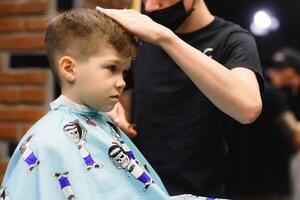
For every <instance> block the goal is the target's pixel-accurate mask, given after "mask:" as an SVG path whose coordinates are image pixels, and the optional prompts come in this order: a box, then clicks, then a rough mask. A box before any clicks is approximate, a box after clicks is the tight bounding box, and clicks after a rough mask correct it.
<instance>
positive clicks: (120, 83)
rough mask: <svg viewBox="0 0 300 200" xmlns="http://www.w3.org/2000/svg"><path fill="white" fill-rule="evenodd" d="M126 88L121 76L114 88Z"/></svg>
mask: <svg viewBox="0 0 300 200" xmlns="http://www.w3.org/2000/svg"><path fill="white" fill-rule="evenodd" d="M125 86H126V82H125V81H124V79H123V76H121V78H119V79H118V80H117V82H116V88H118V89H121V90H123V89H124V88H125Z"/></svg>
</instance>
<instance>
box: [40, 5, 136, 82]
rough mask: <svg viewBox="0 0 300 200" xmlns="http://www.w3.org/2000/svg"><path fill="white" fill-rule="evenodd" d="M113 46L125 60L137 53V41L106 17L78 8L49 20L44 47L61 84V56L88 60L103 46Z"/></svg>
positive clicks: (52, 69)
mask: <svg viewBox="0 0 300 200" xmlns="http://www.w3.org/2000/svg"><path fill="white" fill-rule="evenodd" d="M105 43H108V44H110V45H112V46H113V47H114V48H115V49H116V50H117V51H118V52H119V53H120V55H121V56H124V58H129V57H133V56H134V55H135V54H136V41H135V39H134V37H133V36H132V35H131V34H130V33H128V32H126V31H125V30H124V28H123V27H122V26H121V25H119V24H118V23H116V22H115V21H113V20H112V19H111V18H109V17H107V16H105V15H104V14H102V13H100V12H98V11H96V10H92V9H86V8H77V9H74V10H71V11H67V12H64V13H61V14H59V15H58V16H56V17H55V18H53V19H52V20H51V21H50V24H49V26H48V27H47V30H46V36H45V44H46V51H47V56H48V60H49V63H50V68H51V71H52V73H53V75H54V77H55V79H56V80H57V82H58V83H59V84H61V81H60V78H59V75H58V67H57V64H58V63H57V62H58V59H59V57H60V56H63V55H69V56H72V57H74V58H76V59H81V60H83V59H88V58H89V57H90V56H93V55H95V54H96V53H97V52H99V50H100V49H101V47H102V48H103V45H104V44H105Z"/></svg>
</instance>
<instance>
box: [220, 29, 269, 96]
mask: <svg viewBox="0 0 300 200" xmlns="http://www.w3.org/2000/svg"><path fill="white" fill-rule="evenodd" d="M222 55H223V56H222V60H223V63H222V64H223V65H224V66H225V67H227V68H228V69H233V68H236V67H244V68H247V69H250V70H252V71H253V72H254V73H255V74H256V78H257V81H258V83H259V87H260V91H263V88H264V78H263V73H262V67H261V63H260V58H259V54H258V51H257V46H256V43H255V40H254V38H253V36H252V35H251V34H250V33H249V32H246V31H236V32H233V33H231V34H230V35H229V36H228V37H227V39H226V41H225V45H224V49H223V54H222Z"/></svg>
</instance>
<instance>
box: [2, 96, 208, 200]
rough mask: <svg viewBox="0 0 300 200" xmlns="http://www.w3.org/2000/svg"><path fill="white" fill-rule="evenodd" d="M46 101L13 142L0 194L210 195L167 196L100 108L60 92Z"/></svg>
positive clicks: (27, 197) (42, 199) (34, 199)
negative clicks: (44, 107) (44, 112)
mask: <svg viewBox="0 0 300 200" xmlns="http://www.w3.org/2000/svg"><path fill="white" fill-rule="evenodd" d="M50 106H51V111H50V112H49V113H48V114H47V115H45V116H44V117H43V118H42V119H40V120H39V121H38V122H37V123H35V124H34V126H33V127H32V128H31V129H30V130H29V131H28V132H27V133H26V134H25V135H24V137H23V138H22V140H21V141H20V143H19V145H18V147H17V148H16V150H15V152H14V154H13V156H12V158H11V160H10V162H9V165H8V168H7V171H6V174H5V177H4V180H3V183H2V187H1V189H0V200H48V199H49V200H64V199H65V200H75V199H76V200H99V199H105V200H110V199H112V200H114V199H116V200H117V199H120V200H124V199H128V200H135V199H149V200H159V199H203V200H206V199H207V200H208V199H213V198H206V197H195V196H192V195H179V196H173V197H170V196H169V195H168V193H167V191H166V190H165V188H164V186H163V184H162V182H161V180H160V178H159V177H158V175H157V174H156V172H155V171H154V170H153V168H152V167H151V165H150V164H149V163H148V162H147V161H146V159H145V158H144V157H143V155H142V154H141V153H140V152H139V150H138V149H137V148H136V147H135V145H134V144H133V143H132V142H131V141H130V139H129V138H127V136H126V135H125V134H124V133H122V132H121V131H120V130H119V129H118V128H117V127H116V126H115V125H114V124H113V123H112V122H111V121H110V120H109V119H108V117H107V116H106V115H105V114H104V113H101V112H95V111H94V110H92V109H90V108H89V107H86V106H83V105H78V104H75V103H73V102H71V101H70V100H68V99H67V98H66V97H64V96H60V97H59V98H58V99H56V100H55V101H54V102H52V103H51V104H50ZM183 173H184V172H183ZM178 184H180V183H178Z"/></svg>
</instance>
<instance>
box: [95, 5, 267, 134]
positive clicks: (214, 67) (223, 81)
mask: <svg viewBox="0 0 300 200" xmlns="http://www.w3.org/2000/svg"><path fill="white" fill-rule="evenodd" d="M177 2H179V0H146V1H144V3H145V10H146V11H147V12H153V11H157V10H160V9H163V8H166V7H169V6H171V5H174V4H175V3H177ZM192 3H193V2H192V1H184V5H185V8H186V10H189V9H190V8H191V6H192ZM194 8H195V10H194V11H193V12H192V13H191V15H190V16H189V17H188V18H187V19H186V20H185V21H184V23H183V24H182V25H181V26H180V27H179V28H178V29H177V30H176V31H175V32H177V33H188V32H192V31H194V30H198V29H201V28H203V27H205V26H207V25H208V24H209V23H211V22H212V21H213V20H214V16H213V15H212V14H211V13H210V12H209V10H208V9H207V7H206V5H205V3H204V1H203V0H195V6H194ZM96 9H97V10H98V11H100V12H103V13H104V14H106V15H107V16H109V17H111V18H113V19H115V20H116V21H118V22H119V23H120V24H121V25H122V26H124V27H125V29H127V30H128V31H130V32H132V33H133V34H134V35H136V36H137V37H138V38H140V39H142V40H144V41H147V42H150V43H153V44H155V45H158V46H160V47H161V48H162V49H163V50H164V51H165V52H167V53H168V54H169V56H170V57H171V58H172V59H173V60H174V61H175V62H176V63H177V65H178V66H179V67H180V68H181V69H182V70H183V71H184V72H185V73H186V75H187V76H188V77H189V78H190V79H191V80H192V81H193V82H194V84H195V85H196V86H197V87H198V88H199V90H200V91H201V92H202V93H203V94H205V95H206V96H207V98H208V99H209V100H210V101H211V102H212V103H213V104H214V105H215V106H216V107H217V108H219V109H220V110H221V111H222V112H224V113H226V114H227V115H229V116H231V117H232V118H234V119H235V120H237V121H238V122H240V123H242V124H249V123H252V122H253V121H254V120H255V119H256V118H257V117H258V116H259V115H260V112H261V110H262V102H261V97H260V91H259V85H258V82H257V79H256V76H255V73H254V72H253V71H251V70H249V69H247V68H243V67H239V66H236V67H235V68H234V69H231V70H229V69H227V68H226V67H225V66H223V65H222V64H220V63H218V62H216V61H215V60H213V59H212V58H210V57H208V56H206V55H205V54H203V53H202V52H200V51H199V50H197V49H195V48H194V47H192V46H190V45H189V44H187V43H185V42H184V41H182V40H181V39H180V38H179V37H177V36H176V34H174V33H173V32H172V31H171V30H169V29H168V28H166V27H164V26H162V25H160V24H158V23H155V22H154V21H152V20H151V19H150V18H149V17H148V16H145V15H142V14H140V13H138V12H137V11H135V10H126V9H125V10H118V9H104V8H101V7H97V8H96ZM228 88H230V89H228ZM118 106H122V105H118ZM114 117H118V116H117V113H115V115H114ZM126 123H127V122H126ZM124 131H125V132H127V130H124Z"/></svg>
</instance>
